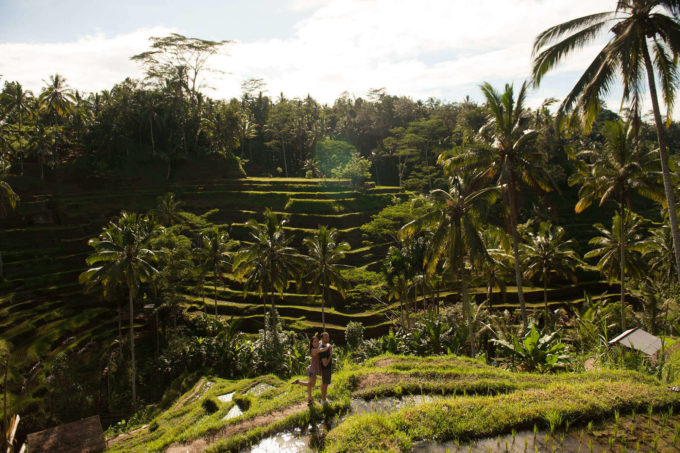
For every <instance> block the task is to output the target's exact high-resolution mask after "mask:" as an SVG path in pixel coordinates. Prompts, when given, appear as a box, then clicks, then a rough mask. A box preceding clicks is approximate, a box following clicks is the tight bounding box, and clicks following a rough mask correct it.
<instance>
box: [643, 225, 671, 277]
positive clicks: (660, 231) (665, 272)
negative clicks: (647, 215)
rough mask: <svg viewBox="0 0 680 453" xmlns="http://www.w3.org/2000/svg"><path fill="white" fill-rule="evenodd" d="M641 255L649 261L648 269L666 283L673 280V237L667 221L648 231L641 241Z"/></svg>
mask: <svg viewBox="0 0 680 453" xmlns="http://www.w3.org/2000/svg"><path fill="white" fill-rule="evenodd" d="M642 257H643V258H644V259H645V260H646V261H647V262H648V263H649V270H650V271H651V272H654V273H656V274H657V278H658V279H659V280H660V281H663V282H666V284H668V283H670V282H672V281H673V280H675V278H674V276H675V275H676V274H675V261H674V260H673V238H672V235H671V229H670V227H669V226H668V224H667V223H663V224H662V225H660V226H657V227H656V228H653V229H651V230H650V232H649V236H648V237H647V238H646V239H645V240H644V241H643V253H642Z"/></svg>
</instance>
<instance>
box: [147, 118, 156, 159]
mask: <svg viewBox="0 0 680 453" xmlns="http://www.w3.org/2000/svg"><path fill="white" fill-rule="evenodd" d="M149 130H150V131H151V160H154V159H155V158H156V142H155V141H154V139H153V120H152V119H151V117H149Z"/></svg>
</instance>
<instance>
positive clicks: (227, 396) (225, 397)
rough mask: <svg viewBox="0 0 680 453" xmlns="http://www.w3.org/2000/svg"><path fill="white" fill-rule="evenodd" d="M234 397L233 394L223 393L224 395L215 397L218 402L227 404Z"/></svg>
mask: <svg viewBox="0 0 680 453" xmlns="http://www.w3.org/2000/svg"><path fill="white" fill-rule="evenodd" d="M233 397H234V392H231V393H225V394H224V395H220V396H218V397H217V399H218V400H220V401H222V402H223V403H228V402H229V401H231V399H232V398H233Z"/></svg>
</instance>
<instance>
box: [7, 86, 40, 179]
mask: <svg viewBox="0 0 680 453" xmlns="http://www.w3.org/2000/svg"><path fill="white" fill-rule="evenodd" d="M5 97H6V99H8V101H9V104H10V106H11V107H10V112H13V113H16V115H17V120H18V122H19V124H18V126H19V130H18V134H17V135H18V138H17V142H18V143H19V165H20V167H21V174H23V173H24V136H25V133H24V119H25V118H27V117H29V116H32V114H33V110H32V108H31V105H32V102H33V93H31V91H30V90H24V88H23V87H22V86H21V84H20V83H19V82H11V83H8V84H7V86H6V89H5Z"/></svg>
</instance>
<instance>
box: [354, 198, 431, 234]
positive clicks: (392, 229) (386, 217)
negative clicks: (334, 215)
mask: <svg viewBox="0 0 680 453" xmlns="http://www.w3.org/2000/svg"><path fill="white" fill-rule="evenodd" d="M429 209H431V206H430V205H428V204H427V203H424V202H423V199H422V198H413V199H411V200H409V201H404V202H398V203H395V204H390V205H388V206H386V207H385V208H383V209H382V210H381V211H380V212H379V213H377V214H375V215H374V216H373V217H372V218H371V221H370V222H368V223H365V224H363V225H362V226H361V231H363V232H364V233H366V235H368V237H369V238H371V239H372V240H373V241H376V242H377V241H396V240H397V238H396V235H397V232H398V231H399V229H400V228H401V227H402V226H404V225H406V224H407V223H409V222H411V221H412V220H415V219H417V218H419V217H421V216H423V215H424V214H425V213H426V212H427V211H428V210H429Z"/></svg>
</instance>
